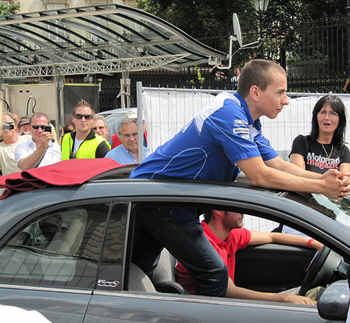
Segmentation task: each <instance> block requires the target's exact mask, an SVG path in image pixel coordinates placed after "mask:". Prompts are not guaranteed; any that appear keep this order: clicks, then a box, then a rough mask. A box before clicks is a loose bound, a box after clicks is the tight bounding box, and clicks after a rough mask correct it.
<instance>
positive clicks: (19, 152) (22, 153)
mask: <svg viewBox="0 0 350 323" xmlns="http://www.w3.org/2000/svg"><path fill="white" fill-rule="evenodd" d="M35 150H36V144H35V142H34V141H33V139H31V140H30V141H28V142H25V143H23V144H20V145H18V146H17V147H16V151H15V160H16V163H17V165H18V162H19V161H20V160H21V159H23V158H26V157H28V156H29V155H31V154H32V153H33V152H34V151H35ZM59 161H61V146H59V145H58V144H57V143H55V142H51V141H50V143H49V147H48V148H47V150H46V153H45V155H44V158H43V159H42V160H41V162H40V164H39V165H38V166H37V167H42V166H47V165H51V164H54V163H57V162H59Z"/></svg>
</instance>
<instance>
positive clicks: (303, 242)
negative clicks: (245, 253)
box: [249, 231, 323, 250]
mask: <svg viewBox="0 0 350 323" xmlns="http://www.w3.org/2000/svg"><path fill="white" fill-rule="evenodd" d="M250 233H251V237H250V241H249V245H258V244H265V243H280V244H286V245H291V246H302V247H309V246H308V243H309V241H310V239H309V238H305V237H301V236H297V235H294V234H287V233H278V232H261V231H250ZM322 247H323V244H322V243H320V242H318V241H317V240H312V241H311V243H310V248H314V249H316V250H320V249H321V248H322Z"/></svg>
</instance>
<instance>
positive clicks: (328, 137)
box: [282, 95, 350, 237]
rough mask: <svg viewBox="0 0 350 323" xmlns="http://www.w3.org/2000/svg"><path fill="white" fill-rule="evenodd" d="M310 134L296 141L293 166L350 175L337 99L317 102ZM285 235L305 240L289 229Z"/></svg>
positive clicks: (343, 111) (343, 112) (342, 109)
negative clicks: (296, 236) (333, 170)
mask: <svg viewBox="0 0 350 323" xmlns="http://www.w3.org/2000/svg"><path fill="white" fill-rule="evenodd" d="M311 124H312V126H311V133H310V135H308V136H303V135H299V136H297V137H296V138H295V139H294V141H293V146H292V151H291V153H290V155H289V158H290V162H291V163H293V164H295V165H297V166H299V167H300V168H303V169H306V170H309V171H312V172H316V173H320V174H323V173H325V172H326V171H327V170H328V169H338V170H339V171H341V172H344V173H349V172H350V152H349V149H348V147H347V146H346V145H345V140H344V137H345V130H346V109H345V106H344V103H343V101H342V100H341V99H340V98H339V97H337V96H335V95H326V96H324V97H322V98H321V99H320V100H318V101H317V103H316V105H315V107H314V109H313V111H312V122H311ZM282 232H283V233H289V234H295V235H300V236H305V237H306V235H304V234H303V233H301V232H299V231H297V230H295V229H292V228H290V227H288V226H285V225H284V226H283V227H282Z"/></svg>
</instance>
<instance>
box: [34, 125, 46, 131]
mask: <svg viewBox="0 0 350 323" xmlns="http://www.w3.org/2000/svg"><path fill="white" fill-rule="evenodd" d="M45 127H47V126H37V125H32V128H33V129H35V130H38V129H39V128H41V130H45Z"/></svg>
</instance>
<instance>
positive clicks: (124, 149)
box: [120, 144, 134, 157]
mask: <svg viewBox="0 0 350 323" xmlns="http://www.w3.org/2000/svg"><path fill="white" fill-rule="evenodd" d="M120 146H121V148H120V149H122V150H123V151H124V153H125V154H127V155H128V156H129V157H134V156H133V155H132V153H131V152H130V151H129V150H127V149H126V148H125V147H124V145H123V144H121V145H120Z"/></svg>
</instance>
